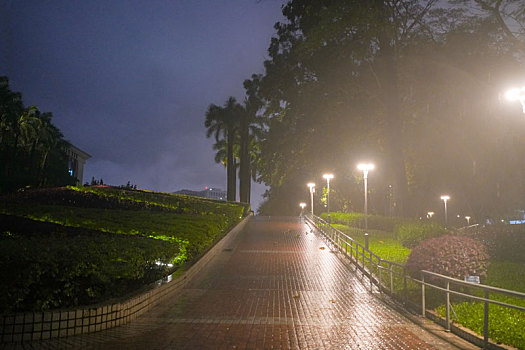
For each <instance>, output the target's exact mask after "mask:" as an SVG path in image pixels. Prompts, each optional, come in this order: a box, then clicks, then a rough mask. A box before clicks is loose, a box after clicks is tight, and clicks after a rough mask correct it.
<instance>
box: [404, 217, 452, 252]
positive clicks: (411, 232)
mask: <svg viewBox="0 0 525 350" xmlns="http://www.w3.org/2000/svg"><path fill="white" fill-rule="evenodd" d="M394 233H395V236H396V237H397V239H398V240H399V241H400V242H401V244H402V245H403V246H405V247H407V248H414V247H415V246H417V245H418V244H419V243H421V242H423V241H424V240H426V239H429V238H432V237H438V236H441V235H444V234H445V233H447V230H446V229H445V228H444V227H443V226H441V225H439V224H436V223H434V222H424V223H423V222H417V223H404V224H401V225H398V226H396V228H395V230H394Z"/></svg>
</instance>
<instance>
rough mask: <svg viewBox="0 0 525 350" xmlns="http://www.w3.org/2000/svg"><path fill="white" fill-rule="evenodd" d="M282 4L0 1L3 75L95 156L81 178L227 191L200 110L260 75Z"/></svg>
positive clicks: (256, 197) (241, 0) (256, 196)
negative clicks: (50, 114) (245, 80)
mask: <svg viewBox="0 0 525 350" xmlns="http://www.w3.org/2000/svg"><path fill="white" fill-rule="evenodd" d="M284 2H285V1H284V0H208V1H200V0H162V1H161V0H148V1H139V0H111V1H106V0H91V1H84V0H46V1H44V0H0V75H7V76H8V77H9V79H10V87H11V90H13V91H19V92H21V93H22V98H23V101H24V103H25V105H26V106H29V105H36V106H37V107H38V108H39V109H40V110H41V111H42V112H52V113H53V116H54V117H53V122H54V124H55V125H56V126H58V127H59V128H60V130H61V131H62V132H63V134H64V135H65V138H66V139H67V140H69V141H70V142H72V143H73V144H74V145H76V146H77V147H79V148H81V149H82V150H84V151H86V152H87V153H89V154H91V155H92V157H93V158H91V159H90V160H88V163H87V164H86V168H85V172H84V181H88V180H90V179H91V177H92V176H94V177H95V178H97V179H100V178H102V179H103V180H104V182H105V183H108V184H113V185H121V184H125V183H126V182H128V181H131V183H132V184H136V185H137V186H138V187H139V188H144V189H150V190H157V191H165V192H172V191H176V190H179V189H182V188H188V189H195V190H197V189H202V188H204V186H212V187H219V188H223V189H225V188H226V171H225V170H224V168H223V167H222V165H219V164H215V162H214V159H213V158H214V152H213V150H212V148H211V146H212V143H213V140H210V139H206V137H205V128H204V126H203V123H204V114H205V111H206V108H207V106H208V105H209V104H210V103H215V104H223V103H224V102H225V101H226V99H227V98H228V97H229V96H235V97H236V98H237V99H238V100H241V101H242V99H243V97H244V89H243V87H242V82H243V80H244V79H246V78H249V77H250V76H251V74H253V73H262V72H263V61H264V59H265V58H266V57H267V54H266V50H267V48H268V46H269V41H270V38H271V36H272V35H273V34H274V33H275V30H274V29H273V25H274V23H275V22H277V21H282V19H283V18H282V14H281V5H282V4H283V3H284ZM263 191H264V187H263V186H261V185H255V186H254V193H253V195H252V196H253V200H252V205H253V206H254V207H255V208H257V206H258V203H259V202H260V194H261V193H262V192H263Z"/></svg>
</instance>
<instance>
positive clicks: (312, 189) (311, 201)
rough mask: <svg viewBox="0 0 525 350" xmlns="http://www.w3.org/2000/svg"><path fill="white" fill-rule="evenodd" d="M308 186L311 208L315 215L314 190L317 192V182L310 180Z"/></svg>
mask: <svg viewBox="0 0 525 350" xmlns="http://www.w3.org/2000/svg"><path fill="white" fill-rule="evenodd" d="M306 186H308V187H309V188H310V205H311V208H312V216H314V192H315V184H314V183H313V182H310V183H309V184H307V185H306Z"/></svg>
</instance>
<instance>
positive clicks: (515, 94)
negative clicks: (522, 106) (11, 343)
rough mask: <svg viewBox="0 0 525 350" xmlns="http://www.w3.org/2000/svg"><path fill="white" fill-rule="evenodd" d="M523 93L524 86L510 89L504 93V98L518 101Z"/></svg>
mask: <svg viewBox="0 0 525 350" xmlns="http://www.w3.org/2000/svg"><path fill="white" fill-rule="evenodd" d="M524 95H525V87H522V88H521V89H519V88H514V89H510V90H508V91H507V92H506V93H505V98H506V99H507V100H509V101H519V100H520V99H521V98H523V97H524Z"/></svg>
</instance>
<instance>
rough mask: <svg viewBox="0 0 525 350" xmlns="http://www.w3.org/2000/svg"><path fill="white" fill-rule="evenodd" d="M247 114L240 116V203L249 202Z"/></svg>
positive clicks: (249, 178) (249, 177)
mask: <svg viewBox="0 0 525 350" xmlns="http://www.w3.org/2000/svg"><path fill="white" fill-rule="evenodd" d="M249 137H250V134H249V128H248V116H246V115H244V116H242V118H241V152H240V153H241V154H240V158H241V164H240V170H239V196H240V201H241V202H242V203H250V181H251V176H250V173H251V172H250V153H249V152H248V144H249Z"/></svg>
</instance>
